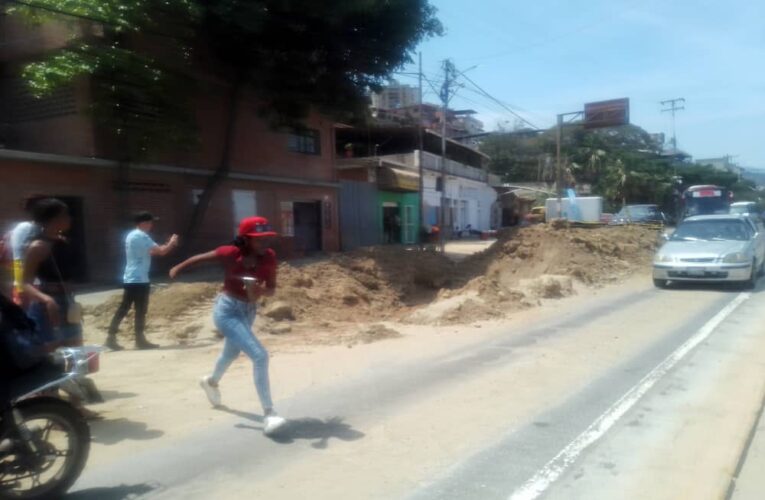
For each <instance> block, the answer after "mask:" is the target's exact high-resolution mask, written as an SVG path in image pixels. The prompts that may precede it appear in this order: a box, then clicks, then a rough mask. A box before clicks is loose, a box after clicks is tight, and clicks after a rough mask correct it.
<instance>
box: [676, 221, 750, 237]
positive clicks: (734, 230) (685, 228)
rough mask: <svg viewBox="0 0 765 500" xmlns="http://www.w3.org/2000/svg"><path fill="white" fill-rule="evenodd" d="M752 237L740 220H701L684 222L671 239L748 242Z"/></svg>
mask: <svg viewBox="0 0 765 500" xmlns="http://www.w3.org/2000/svg"><path fill="white" fill-rule="evenodd" d="M751 237H752V233H751V231H750V229H749V228H748V227H747V225H746V223H744V222H743V221H739V220H699V221H690V222H684V223H683V224H681V225H680V226H678V228H677V230H676V231H675V232H674V233H673V234H672V237H671V238H670V239H671V240H672V241H696V240H704V241H726V240H733V241H746V240H748V239H750V238H751Z"/></svg>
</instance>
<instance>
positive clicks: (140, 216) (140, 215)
mask: <svg viewBox="0 0 765 500" xmlns="http://www.w3.org/2000/svg"><path fill="white" fill-rule="evenodd" d="M155 220H159V217H154V215H152V214H151V212H147V211H145V210H144V211H142V212H137V213H136V214H135V215H134V216H133V222H135V223H136V224H140V223H142V222H153V221H155Z"/></svg>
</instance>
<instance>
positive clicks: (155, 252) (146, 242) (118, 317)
mask: <svg viewBox="0 0 765 500" xmlns="http://www.w3.org/2000/svg"><path fill="white" fill-rule="evenodd" d="M156 220H157V218H156V217H154V216H153V215H152V214H151V213H149V212H145V211H144V212H138V213H137V214H136V215H135V217H134V218H133V222H134V223H135V229H133V230H132V231H130V232H129V233H128V235H127V237H126V238H125V273H124V275H123V288H124V291H123V293H122V302H121V303H120V306H119V308H117V312H115V313H114V317H113V318H112V322H111V325H109V336H108V337H107V339H106V347H108V348H110V349H112V350H114V351H120V350H122V349H123V348H122V346H120V345H119V344H118V343H117V331H118V330H119V327H120V323H122V320H123V319H125V316H126V315H127V313H128V311H130V308H131V307H135V346H136V348H137V349H154V348H157V347H159V346H158V345H157V344H152V343H151V342H149V341H148V340H146V334H145V328H146V313H147V311H148V309H149V293H150V292H151V282H150V280H149V270H150V269H151V258H152V257H156V256H165V255H167V254H169V253H170V252H172V251H173V250H174V249H175V248H176V247H177V246H178V235H177V234H173V235H172V236H170V238H169V239H168V240H167V242H166V243H165V244H164V245H158V244H157V243H156V242H155V241H154V240H153V239H152V238H151V236H149V233H150V232H151V230H152V228H153V227H154V221H156Z"/></svg>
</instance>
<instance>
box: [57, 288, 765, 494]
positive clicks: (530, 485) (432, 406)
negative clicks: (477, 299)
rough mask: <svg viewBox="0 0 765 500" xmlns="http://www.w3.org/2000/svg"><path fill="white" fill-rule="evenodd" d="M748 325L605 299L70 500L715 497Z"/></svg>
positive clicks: (751, 328) (742, 376)
mask: <svg viewBox="0 0 765 500" xmlns="http://www.w3.org/2000/svg"><path fill="white" fill-rule="evenodd" d="M763 324H765V293H760V291H759V289H758V290H755V291H753V292H751V293H748V292H746V293H745V292H739V291H734V290H719V289H715V288H703V287H692V288H682V289H675V290H655V289H652V288H649V287H648V286H646V287H644V288H640V289H637V290H635V289H630V290H625V291H623V292H618V291H615V292H614V293H612V294H609V296H608V297H605V298H604V297H602V296H601V297H599V298H598V300H592V301H590V302H587V303H584V304H582V305H580V307H578V309H577V310H575V311H571V310H567V311H563V312H559V313H555V312H554V311H553V310H551V313H550V314H549V315H548V316H547V317H546V318H545V319H543V320H540V321H538V322H536V323H534V324H533V325H530V326H526V327H523V328H518V327H515V328H512V329H509V328H508V329H502V328H499V329H497V330H496V331H495V332H491V334H490V335H488V336H487V335H484V336H482V337H481V341H480V342H475V343H473V344H469V345H468V346H464V345H463V346H461V347H460V348H459V349H458V350H455V351H453V352H447V353H442V352H439V353H438V354H433V355H429V354H427V352H426V353H423V354H422V355H421V356H418V357H417V359H415V360H412V359H411V358H407V360H406V361H402V362H401V363H390V364H388V365H385V366H374V367H370V369H369V371H368V372H367V373H366V374H365V375H363V376H360V377H356V378H354V379H352V380H346V381H344V382H342V383H340V384H334V385H333V386H332V387H331V388H327V387H324V388H320V389H317V390H309V391H304V392H302V393H299V394H297V395H295V396H294V397H292V398H290V399H289V400H287V401H281V402H280V404H279V406H280V407H281V408H288V409H289V415H293V416H294V415H310V417H308V418H303V419H296V420H295V421H293V422H292V423H291V424H290V428H289V429H288V431H287V433H286V434H285V436H283V437H282V438H280V439H277V440H268V439H266V438H264V437H262V435H261V433H260V429H261V421H260V417H259V416H258V415H256V414H253V413H249V412H243V411H239V410H229V411H230V412H231V417H230V419H226V420H225V421H223V422H222V423H221V422H217V423H214V424H212V425H210V426H208V427H205V428H203V430H201V431H199V432H198V433H195V434H194V435H191V436H188V437H187V438H186V439H183V440H180V441H173V442H162V440H157V442H156V443H157V444H156V445H155V446H153V447H151V448H147V449H142V450H141V451H139V452H137V453H131V454H129V456H125V457H124V458H122V459H119V460H117V461H112V462H110V463H108V464H105V465H100V464H98V463H91V464H89V466H88V468H87V470H86V472H85V474H84V475H83V477H82V478H81V480H80V481H79V482H78V484H77V485H76V491H75V492H74V493H73V494H72V495H71V498H75V499H77V498H79V499H83V498H84V499H88V498H94V499H95V498H98V499H107V500H108V499H111V498H128V497H129V496H130V497H131V498H134V497H146V498H184V499H194V498H200V499H201V498H333V499H337V498H412V499H450V498H455V499H456V498H460V499H461V498H471V499H472V498H487V499H494V498H497V499H499V498H502V499H507V498H511V499H513V500H522V499H524V500H533V499H536V498H545V499H547V498H551V499H588V500H589V499H600V498H603V499H613V498H640V499H643V498H651V499H664V498H666V499H677V498H692V499H694V500H695V499H704V498H710V499H712V498H724V497H725V496H726V495H727V494H728V493H729V492H732V491H733V489H734V488H732V487H731V484H732V480H733V479H735V478H737V477H738V476H739V475H740V474H741V472H742V471H744V472H746V471H747V470H748V468H747V467H745V460H744V458H746V456H747V454H746V452H747V450H750V449H751V448H752V447H751V445H750V443H751V442H752V436H753V435H754V432H753V431H754V430H756V425H757V418H758V415H759V412H760V409H761V407H762V404H763V396H764V395H765V363H763V361H762V360H763V359H765V335H763V334H764V333H765V332H763V328H762V325H763ZM487 338H488V339H490V340H486V339H487ZM169 404H171V403H169ZM189 418H193V415H190V416H189ZM750 455H751V454H750ZM749 475H751V474H749ZM755 489H756V487H755ZM131 495H132V496H131ZM742 498H743V497H742Z"/></svg>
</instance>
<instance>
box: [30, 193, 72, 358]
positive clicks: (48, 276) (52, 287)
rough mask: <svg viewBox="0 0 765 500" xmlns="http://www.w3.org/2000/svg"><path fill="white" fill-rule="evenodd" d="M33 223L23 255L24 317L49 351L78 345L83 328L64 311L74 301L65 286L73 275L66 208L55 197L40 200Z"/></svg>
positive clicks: (69, 219) (69, 220)
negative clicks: (32, 323) (36, 230)
mask: <svg viewBox="0 0 765 500" xmlns="http://www.w3.org/2000/svg"><path fill="white" fill-rule="evenodd" d="M34 220H35V224H37V226H38V227H39V228H40V229H39V234H38V235H37V236H35V237H34V238H33V239H32V241H31V243H29V245H28V246H27V249H26V253H25V256H24V271H23V279H24V287H23V290H24V298H25V300H26V301H28V303H29V307H28V310H27V314H28V315H29V317H30V318H32V319H33V320H34V321H35V323H36V324H37V328H38V329H39V330H40V334H41V336H42V337H43V338H45V339H46V341H48V342H49V343H50V345H51V348H52V349H55V348H56V347H61V346H68V347H75V346H81V345H82V325H81V324H79V323H76V324H75V323H70V322H68V321H67V310H68V308H69V307H70V306H71V305H73V304H72V303H73V301H74V298H73V297H72V296H71V294H70V293H69V286H68V285H67V282H68V281H69V279H71V277H72V274H73V267H74V262H73V256H72V254H71V253H70V252H69V250H70V249H69V248H68V244H67V242H66V241H65V240H64V239H63V238H62V235H63V234H64V233H66V231H68V230H69V228H70V227H71V224H72V220H71V217H70V215H69V207H67V206H66V204H65V203H64V202H63V201H61V200H58V199H55V198H47V199H44V200H40V201H38V202H37V203H36V204H35V208H34ZM35 280H37V282H35Z"/></svg>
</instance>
